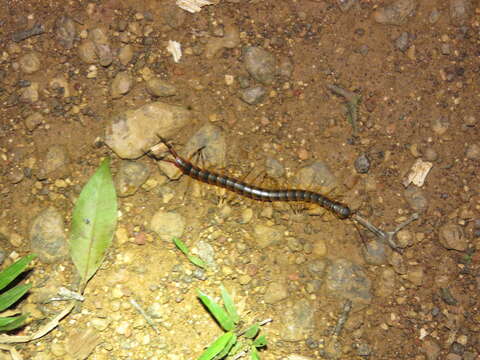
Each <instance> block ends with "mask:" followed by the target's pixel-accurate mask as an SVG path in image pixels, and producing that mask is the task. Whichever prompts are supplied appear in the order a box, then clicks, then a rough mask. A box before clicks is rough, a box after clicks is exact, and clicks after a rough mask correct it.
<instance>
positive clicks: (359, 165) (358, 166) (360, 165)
mask: <svg viewBox="0 0 480 360" xmlns="http://www.w3.org/2000/svg"><path fill="white" fill-rule="evenodd" d="M354 166H355V170H357V172H358V173H359V174H366V173H368V170H370V160H369V159H368V157H367V155H365V154H362V155H360V156H359V157H357V158H356V159H355V163H354Z"/></svg>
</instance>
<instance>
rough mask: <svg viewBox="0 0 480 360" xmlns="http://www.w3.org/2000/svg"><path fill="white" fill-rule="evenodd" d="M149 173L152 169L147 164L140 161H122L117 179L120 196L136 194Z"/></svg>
mask: <svg viewBox="0 0 480 360" xmlns="http://www.w3.org/2000/svg"><path fill="white" fill-rule="evenodd" d="M149 175H150V171H149V169H148V167H147V166H146V165H144V164H142V163H140V162H134V161H126V160H124V161H122V162H121V164H120V169H119V171H118V174H117V176H116V179H115V180H116V181H115V184H116V188H117V194H118V196H120V197H126V196H131V195H133V194H135V193H136V192H137V190H138V189H139V188H140V186H142V185H143V183H144V182H145V181H146V180H147V178H148V176H149Z"/></svg>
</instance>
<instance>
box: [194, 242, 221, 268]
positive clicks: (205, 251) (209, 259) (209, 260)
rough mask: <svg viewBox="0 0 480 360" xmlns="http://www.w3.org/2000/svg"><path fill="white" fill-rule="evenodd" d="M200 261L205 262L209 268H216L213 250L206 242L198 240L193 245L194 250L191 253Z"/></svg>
mask: <svg viewBox="0 0 480 360" xmlns="http://www.w3.org/2000/svg"><path fill="white" fill-rule="evenodd" d="M192 252H193V253H194V254H195V255H197V256H198V257H199V258H200V259H202V260H203V261H205V263H206V264H207V265H208V266H209V267H214V266H216V262H215V249H214V248H213V246H212V245H210V244H209V243H208V242H206V241H203V240H199V241H197V243H196V244H195V248H194V249H193V251H192Z"/></svg>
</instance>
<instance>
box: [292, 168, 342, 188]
mask: <svg viewBox="0 0 480 360" xmlns="http://www.w3.org/2000/svg"><path fill="white" fill-rule="evenodd" d="M294 180H295V185H296V186H298V187H300V188H303V189H313V190H316V191H321V192H322V193H324V194H328V193H330V192H331V191H332V190H334V189H335V188H336V187H337V186H338V180H337V178H336V177H335V175H333V173H332V172H331V171H330V169H329V168H328V166H327V165H325V164H324V163H323V162H321V161H315V162H314V163H312V164H310V165H307V166H304V167H302V168H301V169H300V170H299V171H298V172H297V174H296V176H295V179H294Z"/></svg>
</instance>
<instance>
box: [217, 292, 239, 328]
mask: <svg viewBox="0 0 480 360" xmlns="http://www.w3.org/2000/svg"><path fill="white" fill-rule="evenodd" d="M220 292H221V293H222V299H223V304H224V305H225V309H226V310H227V312H228V315H230V318H231V319H232V320H233V322H234V323H235V324H237V323H238V322H239V321H240V316H238V313H237V308H236V307H235V304H234V303H233V300H232V297H231V296H230V294H229V293H228V292H227V289H225V286H223V285H220Z"/></svg>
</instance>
